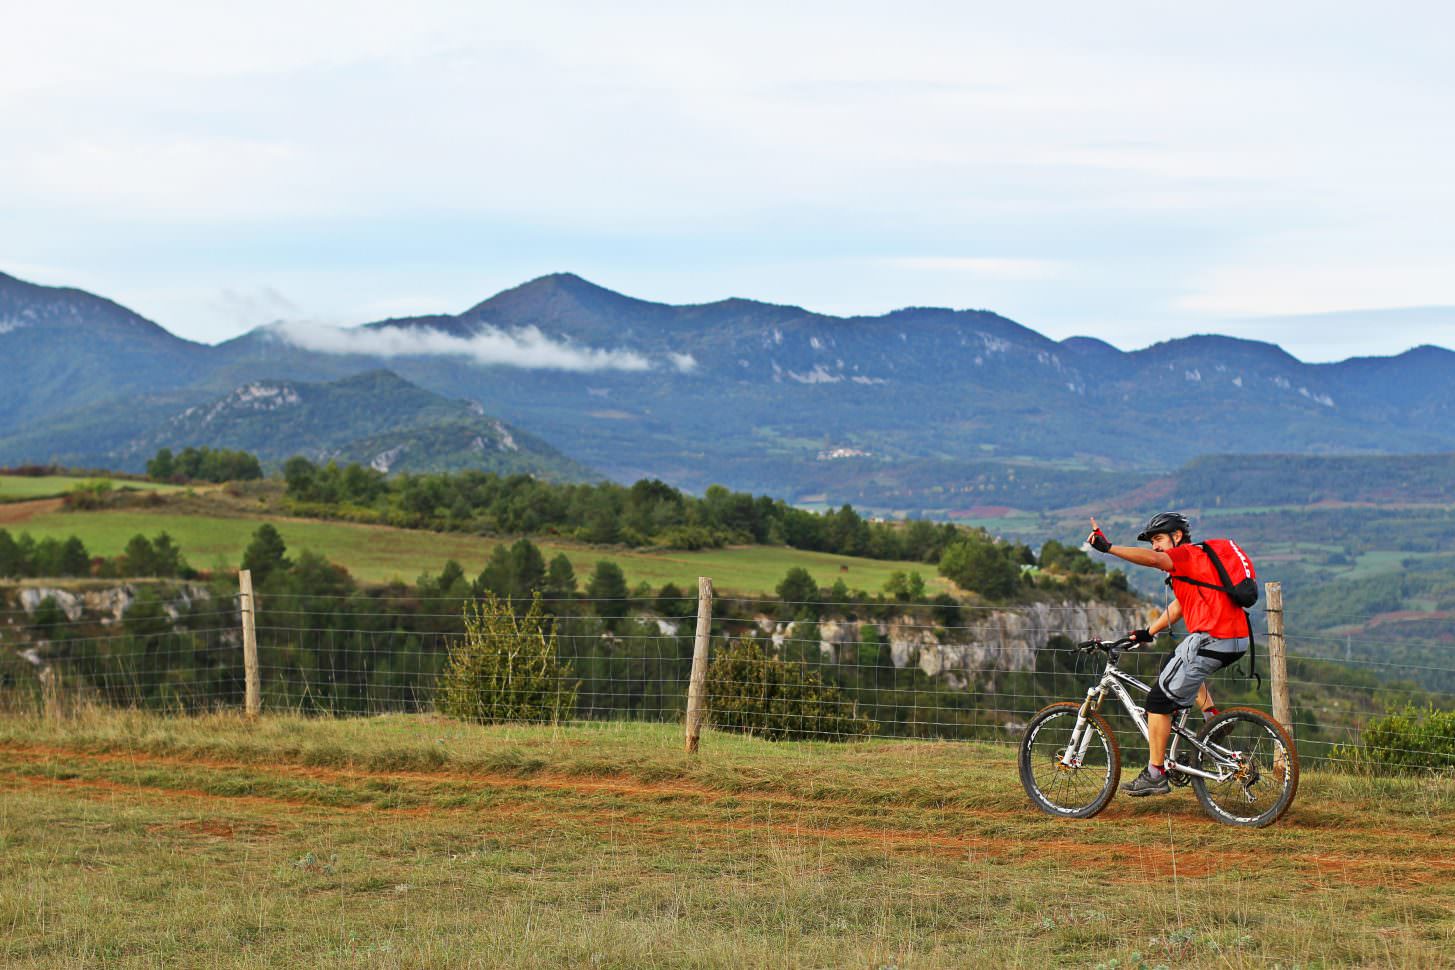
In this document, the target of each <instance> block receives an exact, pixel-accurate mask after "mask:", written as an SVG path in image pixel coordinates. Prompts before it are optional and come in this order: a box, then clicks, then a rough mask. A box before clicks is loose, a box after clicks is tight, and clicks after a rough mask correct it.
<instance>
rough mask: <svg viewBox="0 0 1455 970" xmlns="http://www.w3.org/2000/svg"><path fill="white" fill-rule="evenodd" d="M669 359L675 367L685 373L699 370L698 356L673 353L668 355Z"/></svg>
mask: <svg viewBox="0 0 1455 970" xmlns="http://www.w3.org/2000/svg"><path fill="white" fill-rule="evenodd" d="M667 359H668V360H669V361H671V362H672V366H673V367H675V368H677V369H678V370H679V371H681V372H682V373H684V374H690V373H692V372H693V371H695V370H697V358H696V357H693V356H692V355H691V354H676V353H672V354H668V355H667Z"/></svg>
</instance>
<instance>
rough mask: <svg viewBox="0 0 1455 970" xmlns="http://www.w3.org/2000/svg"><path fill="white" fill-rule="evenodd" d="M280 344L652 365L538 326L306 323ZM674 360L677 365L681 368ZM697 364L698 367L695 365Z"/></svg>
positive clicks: (517, 363) (563, 365)
mask: <svg viewBox="0 0 1455 970" xmlns="http://www.w3.org/2000/svg"><path fill="white" fill-rule="evenodd" d="M273 333H274V334H276V335H277V336H278V337H279V338H280V339H282V340H286V341H287V342H289V343H291V344H293V345H295V346H297V347H302V348H303V349H305V350H313V351H318V352H320V353H325V354H360V355H363V356H367V357H465V358H468V359H469V360H472V361H474V362H475V363H477V364H499V365H503V366H506V367H524V368H530V369H537V370H564V371H578V372H591V371H608V370H620V371H644V370H651V369H652V362H651V361H650V360H648V359H647V358H646V357H644V356H642V355H641V354H638V353H636V352H634V351H630V350H599V349H595V348H590V347H577V346H575V345H573V344H569V343H566V342H564V341H559V340H552V339H551V338H550V337H547V336H546V335H545V334H543V333H541V332H540V330H538V329H536V328H535V327H523V328H521V329H519V330H512V331H505V330H497V329H494V328H486V329H484V330H481V331H480V332H478V333H475V334H472V335H470V336H468V337H461V336H456V335H454V334H450V333H445V332H444V331H442V330H433V329H424V328H415V327H372V328H369V329H342V328H338V327H323V326H315V325H309V324H302V323H282V324H279V325H277V326H276V327H274V328H273ZM678 356H683V357H687V356H689V355H673V363H674V365H675V366H677V367H678V369H682V365H681V363H679V362H678V361H677V357H678ZM695 363H696V362H695V361H694V362H693V365H694V366H695Z"/></svg>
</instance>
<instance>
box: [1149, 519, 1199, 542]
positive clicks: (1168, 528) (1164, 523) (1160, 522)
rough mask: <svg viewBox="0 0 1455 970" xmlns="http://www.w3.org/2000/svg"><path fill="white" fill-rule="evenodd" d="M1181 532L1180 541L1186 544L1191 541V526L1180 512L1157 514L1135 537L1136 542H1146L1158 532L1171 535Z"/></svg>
mask: <svg viewBox="0 0 1455 970" xmlns="http://www.w3.org/2000/svg"><path fill="white" fill-rule="evenodd" d="M1179 530H1181V532H1182V541H1183V542H1188V541H1191V539H1192V526H1191V525H1189V524H1188V522H1187V516H1185V515H1183V514H1182V513H1181V512H1158V513H1157V514H1156V515H1154V516H1152V518H1151V519H1149V520H1148V521H1147V525H1146V526H1145V527H1144V528H1143V529H1142V531H1141V533H1140V534H1139V535H1138V536H1137V541H1138V542H1147V541H1149V540H1150V539H1151V538H1152V537H1153V536H1154V535H1157V534H1158V533H1159V532H1165V533H1166V534H1167V535H1169V536H1170V535H1171V534H1172V533H1174V532H1177V531H1179Z"/></svg>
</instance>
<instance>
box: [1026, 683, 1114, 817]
mask: <svg viewBox="0 0 1455 970" xmlns="http://www.w3.org/2000/svg"><path fill="white" fill-rule="evenodd" d="M1080 711H1081V705H1080V704H1078V703H1074V702H1072V701H1062V702H1060V703H1058V704H1052V705H1050V706H1049V707H1045V708H1042V709H1041V710H1040V711H1039V712H1037V714H1036V716H1035V717H1033V718H1031V723H1030V724H1028V725H1026V732H1025V734H1024V735H1023V736H1022V738H1021V745H1020V755H1019V757H1018V759H1017V760H1018V762H1019V767H1020V775H1021V784H1022V785H1023V786H1025V789H1026V794H1027V795H1029V796H1031V801H1032V802H1034V803H1035V805H1036V807H1037V808H1039V809H1040V810H1041V811H1043V812H1046V813H1047V814H1049V815H1059V816H1061V817H1062V818H1090V817H1091V816H1093V815H1095V814H1096V813H1097V812H1100V811H1101V810H1102V809H1103V808H1106V806H1107V805H1108V804H1109V803H1110V802H1111V800H1112V796H1114V795H1115V794H1116V792H1117V782H1118V781H1120V780H1121V777H1122V753H1121V749H1120V748H1118V747H1117V739H1116V736H1115V735H1113V734H1112V733H1111V728H1110V727H1109V726H1108V725H1107V723H1106V721H1104V720H1102V719H1101V715H1099V714H1091V715H1090V716H1089V717H1088V718H1087V723H1086V730H1088V731H1090V732H1091V740H1090V742H1089V743H1088V744H1087V745H1086V751H1085V754H1083V755H1082V757H1081V759H1080V761H1079V763H1078V764H1076V765H1075V766H1068V765H1065V764H1062V763H1061V762H1062V756H1063V755H1064V754H1065V753H1066V746H1067V745H1068V744H1070V743H1071V732H1072V731H1073V730H1075V728H1076V718H1077V716H1078V714H1079V713H1080Z"/></svg>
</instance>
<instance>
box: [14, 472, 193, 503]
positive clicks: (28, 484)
mask: <svg viewBox="0 0 1455 970" xmlns="http://www.w3.org/2000/svg"><path fill="white" fill-rule="evenodd" d="M94 481H109V482H111V484H112V486H113V487H114V488H116V489H118V490H120V489H135V490H136V491H140V492H175V491H179V490H180V489H181V488H182V486H179V485H159V484H157V483H156V482H138V481H131V480H129V479H109V478H104V477H102V478H74V477H71V476H69V475H41V476H29V475H0V502H28V501H30V500H32V499H38V498H59V497H60V496H62V495H64V494H66V493H67V492H69V491H70V490H71V489H73V488H75V487H76V486H77V485H79V484H81V483H82V482H94Z"/></svg>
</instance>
